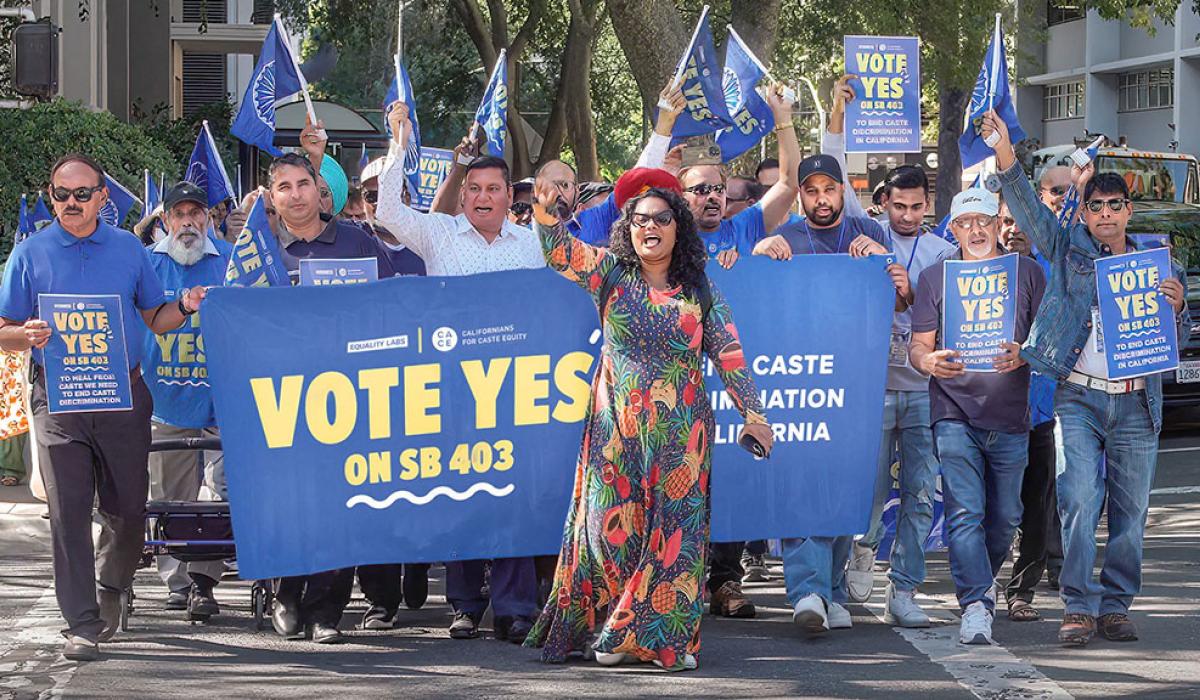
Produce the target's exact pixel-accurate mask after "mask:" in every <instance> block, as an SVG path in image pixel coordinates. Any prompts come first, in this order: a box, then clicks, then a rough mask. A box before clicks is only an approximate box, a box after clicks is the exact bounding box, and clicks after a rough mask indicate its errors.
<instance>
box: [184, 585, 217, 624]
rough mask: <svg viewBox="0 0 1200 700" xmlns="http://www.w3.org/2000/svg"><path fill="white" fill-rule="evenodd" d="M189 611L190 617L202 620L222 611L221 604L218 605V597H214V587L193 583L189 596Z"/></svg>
mask: <svg viewBox="0 0 1200 700" xmlns="http://www.w3.org/2000/svg"><path fill="white" fill-rule="evenodd" d="M187 611H188V617H190V618H192V619H200V620H207V619H208V618H210V617H212V616H213V615H216V614H217V613H219V612H221V606H219V605H217V599H216V598H214V597H213V592H212V587H211V586H201V585H199V584H193V585H192V594H191V595H190V596H189V597H188V604H187Z"/></svg>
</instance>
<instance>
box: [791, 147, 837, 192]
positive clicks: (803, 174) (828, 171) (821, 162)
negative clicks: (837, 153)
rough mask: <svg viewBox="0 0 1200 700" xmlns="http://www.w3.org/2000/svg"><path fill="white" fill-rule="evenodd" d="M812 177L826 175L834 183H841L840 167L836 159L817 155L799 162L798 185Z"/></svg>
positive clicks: (820, 154) (821, 154) (822, 154)
mask: <svg viewBox="0 0 1200 700" xmlns="http://www.w3.org/2000/svg"><path fill="white" fill-rule="evenodd" d="M813 175H826V176H828V177H829V178H830V179H831V180H833V181H834V182H839V183H840V182H841V181H842V166H840V165H838V162H837V158H834V157H833V156H828V155H825V154H824V153H818V154H817V155H814V156H809V157H807V158H805V159H804V160H802V161H800V184H801V185H803V184H804V181H805V180H807V179H808V178H810V177H812V176H813Z"/></svg>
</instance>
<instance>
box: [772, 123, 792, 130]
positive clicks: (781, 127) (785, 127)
mask: <svg viewBox="0 0 1200 700" xmlns="http://www.w3.org/2000/svg"><path fill="white" fill-rule="evenodd" d="M792 128H795V127H793V126H792V125H791V124H780V125H779V126H777V127H775V128H774V129H772V130H771V131H783V130H784V129H792Z"/></svg>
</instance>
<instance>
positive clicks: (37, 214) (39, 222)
mask: <svg viewBox="0 0 1200 700" xmlns="http://www.w3.org/2000/svg"><path fill="white" fill-rule="evenodd" d="M51 221H54V215H53V214H51V213H50V209H49V208H48V207H47V206H46V200H44V199H42V193H41V192H38V198H37V201H36V202H34V203H33V214H32V215H30V217H29V225H30V226H32V227H33V230H34V231H37V230H38V229H40V228H41V227H42V226H44V225H46V224H48V223H50V222H51Z"/></svg>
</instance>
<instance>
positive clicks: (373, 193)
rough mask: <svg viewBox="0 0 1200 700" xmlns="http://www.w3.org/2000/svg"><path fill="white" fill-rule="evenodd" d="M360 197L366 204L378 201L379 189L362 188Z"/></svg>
mask: <svg viewBox="0 0 1200 700" xmlns="http://www.w3.org/2000/svg"><path fill="white" fill-rule="evenodd" d="M362 197H363V201H365V202H366V203H367V204H375V203H377V202H378V201H379V190H363V193H362Z"/></svg>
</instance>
